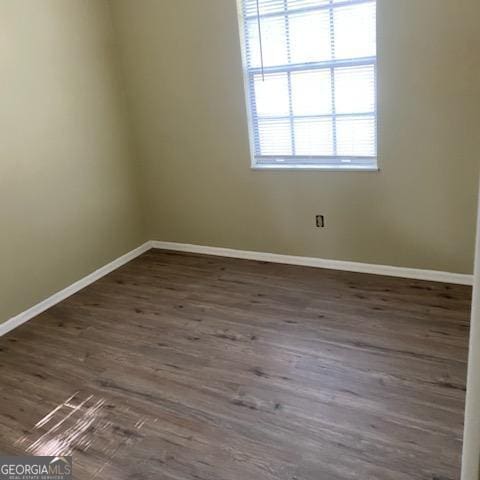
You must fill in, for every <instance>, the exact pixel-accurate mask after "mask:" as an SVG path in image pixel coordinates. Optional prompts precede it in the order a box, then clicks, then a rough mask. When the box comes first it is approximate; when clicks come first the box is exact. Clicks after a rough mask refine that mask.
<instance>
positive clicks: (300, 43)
mask: <svg viewBox="0 0 480 480" xmlns="http://www.w3.org/2000/svg"><path fill="white" fill-rule="evenodd" d="M289 30H290V56H291V62H292V63H306V62H315V61H323V60H330V59H331V58H332V53H331V43H330V16H329V13H328V10H323V11H318V12H309V13H303V14H298V15H290V16H289Z"/></svg>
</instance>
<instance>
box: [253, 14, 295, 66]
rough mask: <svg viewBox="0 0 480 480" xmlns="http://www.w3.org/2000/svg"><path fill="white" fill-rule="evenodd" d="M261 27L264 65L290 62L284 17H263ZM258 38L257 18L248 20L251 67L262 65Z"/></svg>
mask: <svg viewBox="0 0 480 480" xmlns="http://www.w3.org/2000/svg"><path fill="white" fill-rule="evenodd" d="M261 28H262V51H263V65H264V66H265V67H271V66H274V65H285V64H286V63H287V62H288V57H287V43H286V32H285V19H284V17H272V18H262V19H261ZM258 38H259V37H258V23H257V20H256V19H253V20H250V21H249V22H248V42H249V51H248V52H247V55H248V57H249V58H248V60H249V65H250V66H251V67H259V66H260V65H261V61H260V60H261V57H260V42H259V41H258Z"/></svg>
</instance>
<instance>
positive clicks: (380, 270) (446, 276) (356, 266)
mask: <svg viewBox="0 0 480 480" xmlns="http://www.w3.org/2000/svg"><path fill="white" fill-rule="evenodd" d="M151 245H152V247H153V248H159V249H164V250H176V251H179V252H191V253H203V254H206V255H217V256H220V257H233V258H244V259H248V260H259V261H262V262H273V263H285V264H289V265H302V266H306V267H316V268H328V269H331V270H343V271H348V272H358V273H372V274H375V275H385V276H388V277H402V278H411V279H414V280H429V281H432V282H444V283H456V284H460V285H472V284H473V276H472V275H465V274H461V273H450V272H441V271H437V270H421V269H418V268H404V267H392V266H388V265H375V264H370V263H358V262H344V261H341V260H327V259H323V258H315V257H298V256H294V255H281V254H278V253H266V252H251V251H247V250H234V249H231V248H221V247H206V246H203V245H191V244H188V243H175V242H161V241H155V240H153V241H152V242H151Z"/></svg>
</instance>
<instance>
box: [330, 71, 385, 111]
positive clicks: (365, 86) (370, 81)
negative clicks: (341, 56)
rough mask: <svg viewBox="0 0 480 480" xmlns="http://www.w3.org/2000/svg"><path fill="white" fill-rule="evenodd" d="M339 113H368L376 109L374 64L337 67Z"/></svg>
mask: <svg viewBox="0 0 480 480" xmlns="http://www.w3.org/2000/svg"><path fill="white" fill-rule="evenodd" d="M335 108H336V112H337V113H366V112H373V111H374V110H375V69H374V66H373V65H366V66H360V67H348V68H336V69H335Z"/></svg>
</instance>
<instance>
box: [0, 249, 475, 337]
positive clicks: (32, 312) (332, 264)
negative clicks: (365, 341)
mask: <svg viewBox="0 0 480 480" xmlns="http://www.w3.org/2000/svg"><path fill="white" fill-rule="evenodd" d="M151 248H158V249H163V250H174V251H178V252H190V253H203V254H206V255H216V256H220V257H232V258H243V259H247V260H258V261H262V262H272V263H284V264H288V265H302V266H306V267H316V268H327V269H331V270H343V271H348V272H358V273H372V274H375V275H385V276H389V277H402V278H411V279H415V280H430V281H432V282H444V283H456V284H460V285H472V284H473V275H464V274H461V273H449V272H440V271H437V270H421V269H418V268H403V267H391V266H387V265H375V264H369V263H358V262H344V261H340V260H327V259H323V258H315V257H298V256H294V255H281V254H278V253H266V252H251V251H247V250H234V249H231V248H221V247H206V246H203V245H191V244H188V243H175V242H161V241H156V240H151V241H148V242H145V243H144V244H143V245H141V246H140V247H138V248H136V249H135V250H132V251H131V252H128V253H126V254H125V255H122V256H121V257H119V258H117V259H116V260H113V262H110V263H108V264H107V265H105V266H103V267H101V268H99V269H98V270H95V271H94V272H92V273H90V274H89V275H87V276H86V277H84V278H82V279H81V280H78V282H75V283H73V284H72V285H70V286H68V287H66V288H64V289H63V290H61V291H59V292H57V293H54V294H53V295H52V296H51V297H48V298H47V299H45V300H43V301H42V302H40V303H37V304H36V305H34V306H33V307H31V308H29V309H28V310H25V311H24V312H22V313H20V314H18V315H16V316H15V317H12V318H10V319H9V320H7V321H6V322H4V323H2V324H0V336H2V335H5V334H6V333H8V332H9V331H10V330H13V329H14V328H16V327H18V326H20V325H22V324H23V323H25V322H28V321H29V320H31V319H32V318H34V317H36V316H37V315H39V314H40V313H42V312H44V311H45V310H48V309H49V308H50V307H53V306H54V305H56V304H57V303H60V302H61V301H62V300H65V299H66V298H68V297H70V296H71V295H73V294H74V293H77V292H78V291H79V290H81V289H82V288H85V287H86V286H88V285H90V284H92V283H93V282H95V281H97V280H98V279H100V278H102V277H104V276H105V275H107V274H109V273H111V272H113V271H114V270H116V269H117V268H119V267H121V266H122V265H125V264H126V263H128V262H130V261H131V260H133V259H134V258H136V257H138V256H139V255H141V254H142V253H145V252H146V251H148V250H150V249H151Z"/></svg>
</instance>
